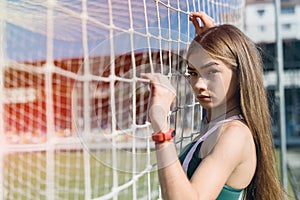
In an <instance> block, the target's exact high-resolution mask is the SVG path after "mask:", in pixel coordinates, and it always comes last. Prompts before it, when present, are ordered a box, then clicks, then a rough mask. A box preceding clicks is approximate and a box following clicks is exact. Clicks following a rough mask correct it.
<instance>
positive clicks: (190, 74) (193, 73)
mask: <svg viewBox="0 0 300 200" xmlns="http://www.w3.org/2000/svg"><path fill="white" fill-rule="evenodd" d="M187 75H188V76H198V74H197V73H196V72H189V71H188V72H187Z"/></svg>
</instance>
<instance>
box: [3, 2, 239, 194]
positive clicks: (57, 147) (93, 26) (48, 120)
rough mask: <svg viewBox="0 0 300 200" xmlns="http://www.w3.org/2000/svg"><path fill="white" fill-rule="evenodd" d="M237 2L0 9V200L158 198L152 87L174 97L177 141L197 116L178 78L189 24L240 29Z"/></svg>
mask: <svg viewBox="0 0 300 200" xmlns="http://www.w3.org/2000/svg"><path fill="white" fill-rule="evenodd" d="M243 5H244V2H243V1H239V0H236V1H235V0H221V1H210V0H201V1H192V0H180V1H179V0H178V1H146V0H128V1H117V0H108V1H104V0H103V1H102V0H100V1H99V0H98V1H95V0H82V1H79V0H76V1H74V0H61V1H56V0H48V1H37V0H30V1H29V0H28V1H27V0H19V1H9V0H4V1H1V3H0V40H1V41H0V50H1V51H0V52H1V53H0V60H1V62H0V65H1V66H0V76H1V77H0V83H1V84H0V87H1V88H0V90H1V93H0V113H1V120H0V134H1V135H0V142H1V147H0V158H1V162H0V179H1V180H3V181H1V183H0V192H1V195H0V199H157V198H158V197H159V189H158V188H159V187H158V180H157V174H156V171H155V169H156V168H155V167H156V165H155V153H154V150H153V143H152V142H151V141H149V138H150V135H151V133H152V130H151V126H150V123H149V120H148V116H147V111H148V102H149V95H150V93H149V88H148V82H147V81H146V80H144V79H142V78H141V77H140V73H142V72H143V73H144V72H150V73H154V72H156V73H163V74H164V75H166V76H168V77H170V80H171V82H172V84H173V86H174V87H175V88H176V90H177V97H176V100H175V102H174V104H173V105H172V109H171V110H172V112H171V113H170V119H169V121H170V124H171V126H173V127H175V128H176V130H177V138H176V141H177V143H178V149H179V150H180V148H181V146H182V145H183V142H182V141H183V139H184V138H189V137H190V136H191V133H193V132H196V131H197V130H198V128H199V124H198V122H199V119H200V118H201V109H200V107H199V105H198V104H196V102H195V100H194V98H193V95H192V92H191V89H190V87H189V85H188V84H187V82H186V80H185V79H184V77H183V76H182V75H183V74H184V70H185V66H184V63H185V62H184V52H185V51H186V49H187V47H188V44H189V43H190V41H191V39H192V38H193V37H194V29H193V27H192V25H191V23H190V22H189V20H188V18H189V13H190V12H193V11H200V10H201V11H206V12H207V13H208V14H209V15H210V16H211V17H213V18H214V19H215V21H216V23H217V24H221V23H232V24H235V25H237V26H239V27H242V13H243V12H242V10H243Z"/></svg>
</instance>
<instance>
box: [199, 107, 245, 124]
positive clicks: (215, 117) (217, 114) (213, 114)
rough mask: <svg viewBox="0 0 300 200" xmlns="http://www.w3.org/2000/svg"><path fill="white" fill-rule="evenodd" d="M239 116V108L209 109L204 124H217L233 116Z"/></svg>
mask: <svg viewBox="0 0 300 200" xmlns="http://www.w3.org/2000/svg"><path fill="white" fill-rule="evenodd" d="M237 114H240V108H239V106H232V107H228V109H226V111H225V109H224V108H223V109H209V110H207V114H206V119H205V120H206V123H210V122H217V121H221V120H223V119H226V118H228V117H231V116H233V115H237Z"/></svg>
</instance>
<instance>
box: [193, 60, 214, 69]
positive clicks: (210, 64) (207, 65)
mask: <svg viewBox="0 0 300 200" xmlns="http://www.w3.org/2000/svg"><path fill="white" fill-rule="evenodd" d="M213 65H219V63H217V62H214V61H212V62H209V63H207V64H205V65H202V66H201V67H200V69H206V68H209V67H211V66H213ZM187 70H196V68H194V67H191V66H190V65H188V66H187Z"/></svg>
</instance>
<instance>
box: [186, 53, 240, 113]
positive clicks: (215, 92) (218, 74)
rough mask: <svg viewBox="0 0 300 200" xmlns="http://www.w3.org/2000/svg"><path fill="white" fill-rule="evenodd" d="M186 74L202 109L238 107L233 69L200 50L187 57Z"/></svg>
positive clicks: (234, 71)
mask: <svg viewBox="0 0 300 200" xmlns="http://www.w3.org/2000/svg"><path fill="white" fill-rule="evenodd" d="M187 74H188V79H189V83H190V84H191V86H192V88H193V91H194V94H195V97H196V98H197V100H198V101H199V103H200V104H201V106H202V107H203V108H205V109H212V108H218V107H223V108H226V107H227V108H230V107H233V106H237V105H238V99H237V95H236V94H237V89H238V78H237V73H236V69H234V68H233V67H231V66H229V65H227V64H225V63H224V62H222V61H221V60H218V59H213V58H212V57H211V56H209V54H207V53H206V52H204V51H203V50H202V51H199V52H196V53H192V54H190V55H189V57H188V68H187ZM224 106H225V107H224Z"/></svg>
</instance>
